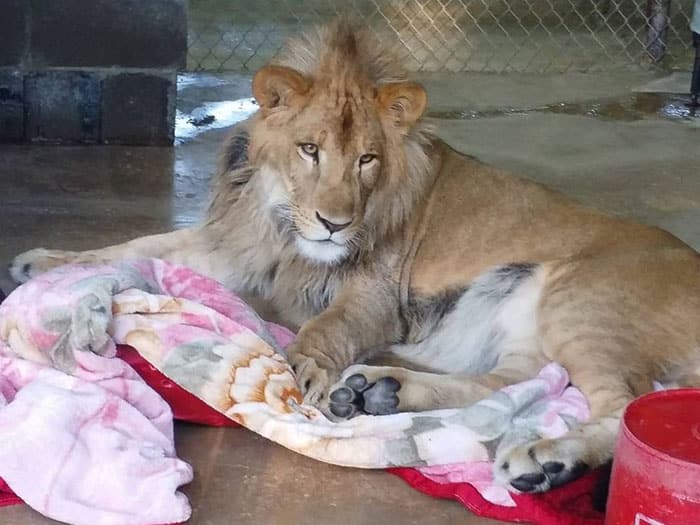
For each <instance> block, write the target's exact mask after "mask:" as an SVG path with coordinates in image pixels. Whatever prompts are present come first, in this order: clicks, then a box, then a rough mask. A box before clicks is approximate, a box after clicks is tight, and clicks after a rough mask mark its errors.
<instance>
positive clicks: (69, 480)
mask: <svg viewBox="0 0 700 525" xmlns="http://www.w3.org/2000/svg"><path fill="white" fill-rule="evenodd" d="M293 337H294V336H293V334H292V333H291V332H289V331H288V330H286V329H284V328H282V327H280V326H277V325H274V324H270V323H266V322H265V321H263V320H262V319H260V318H259V317H258V316H257V314H256V313H255V312H254V311H253V310H252V309H251V308H249V307H248V306H247V305H246V304H245V303H244V302H243V301H241V300H240V299H239V298H237V297H236V296H235V295H233V294H232V293H231V292H229V291H227V290H226V289H225V288H224V287H223V286H221V285H220V284H218V283H216V282H215V281H212V280H211V279H208V278H205V277H202V276H200V275H198V274H196V273H194V272H193V271H191V270H189V269H187V268H183V267H179V266H174V265H171V264H169V263H166V262H164V261H160V260H155V259H144V260H137V261H131V262H124V263H121V264H115V265H111V266H91V267H88V266H85V267H78V266H69V267H63V268H59V269H57V270H54V271H52V272H49V273H47V274H44V275H42V276H39V277H38V278H35V279H33V280H32V281H30V282H29V283H27V284H25V285H23V286H21V287H19V288H18V289H17V290H15V291H14V292H13V293H12V294H11V295H10V296H9V297H8V298H7V299H6V300H5V301H4V302H3V303H2V305H0V370H1V372H2V373H1V374H0V478H2V479H4V480H5V481H6V483H7V484H8V485H9V486H10V487H11V488H12V490H13V491H15V492H16V493H17V494H18V495H19V496H20V497H21V498H22V499H23V500H24V501H26V502H27V503H28V504H29V505H31V506H32V507H33V508H35V509H36V510H38V511H39V512H42V513H43V514H45V515H47V516H49V517H52V518H54V519H57V520H61V521H65V522H69V523H75V524H78V525H80V524H85V525H88V524H90V525H94V524H120V525H124V524H134V525H136V524H156V523H177V522H183V521H186V520H187V519H188V518H189V515H190V507H189V504H188V502H187V499H186V497H185V496H184V495H183V494H182V493H180V492H178V487H180V486H181V485H183V484H186V483H188V482H189V481H190V480H191V479H192V469H191V468H190V466H189V465H187V464H186V463H184V462H183V461H181V460H179V459H178V458H177V456H176V453H175V449H174V444H173V424H172V414H171V411H170V408H169V407H168V405H167V404H166V403H165V402H164V401H163V400H162V398H161V397H160V396H158V394H156V393H155V392H154V391H153V390H152V389H151V388H150V387H149V386H148V385H147V384H146V383H145V382H144V381H143V380H141V379H140V377H139V376H138V375H137V374H136V372H134V371H133V369H132V368H131V367H129V365H127V364H126V363H125V362H124V361H122V360H121V359H119V358H117V357H115V356H116V344H126V345H129V346H131V347H133V348H135V349H136V350H137V351H138V352H139V353H140V355H141V356H142V357H143V358H145V359H146V360H147V361H148V362H149V363H150V364H151V365H152V366H154V367H155V368H157V369H158V370H159V371H160V372H162V373H163V374H164V375H165V376H167V377H168V378H169V379H171V380H172V381H173V382H174V383H177V384H178V385H180V386H182V387H183V388H184V389H186V390H187V391H189V392H190V393H192V394H193V395H195V396H196V397H198V398H200V399H202V400H203V401H204V402H206V403H207V404H208V405H209V406H211V407H212V408H214V409H215V410H217V411H219V412H220V413H222V414H224V415H225V416H227V417H228V418H230V419H232V420H234V421H236V422H238V423H240V424H241V425H243V426H245V427H247V428H249V429H250V430H252V431H254V432H257V433H258V434H261V435H263V436H265V437H267V438H268V439H271V440H273V441H275V442H277V443H279V444H281V445H283V446H285V447H287V448H289V449H291V450H294V451H296V452H299V453H301V454H304V455H307V456H310V457H313V458H316V459H318V460H320V461H325V462H328V463H334V464H338V465H344V466H351V467H361V468H385V467H396V466H402V467H408V466H411V467H419V469H420V471H421V472H422V473H423V474H424V475H425V476H427V477H428V478H430V479H432V480H433V481H437V482H439V483H447V482H455V481H458V482H469V483H471V484H472V485H473V486H475V487H476V488H477V490H478V491H479V492H480V493H481V495H482V496H483V497H484V498H485V499H486V500H487V501H490V502H492V503H495V504H498V505H502V506H514V505H515V503H514V501H513V499H512V498H511V496H510V495H509V493H508V492H507V491H506V490H505V489H504V488H502V487H499V486H498V485H495V484H494V483H493V479H492V476H491V469H490V463H489V461H490V460H491V459H492V458H493V456H494V454H495V453H496V451H497V450H498V449H499V447H511V446H513V445H515V444H518V443H522V442H525V441H529V440H532V439H534V438H537V437H540V436H543V437H556V436H558V435H561V434H563V433H564V432H566V431H567V430H568V429H569V428H571V427H572V426H573V425H576V424H577V423H579V422H581V421H584V420H586V419H587V418H588V416H589V414H588V408H587V403H586V400H585V398H584V397H583V395H582V394H581V393H580V392H579V391H578V390H576V389H574V388H572V387H570V386H569V385H568V377H567V375H566V372H565V371H564V370H563V369H562V368H561V367H559V366H558V365H556V364H550V365H548V366H546V367H545V368H544V369H543V370H542V371H541V372H540V374H539V375H538V376H537V377H536V378H533V379H532V380H530V381H527V382H524V383H521V384H518V385H515V386H512V387H508V388H505V389H503V390H501V391H499V392H496V393H495V394H493V395H492V396H490V397H489V398H487V399H485V400H483V401H481V402H479V403H476V404H475V405H472V406H469V407H465V408H461V409H450V410H436V411H431V412H422V413H401V414H395V415H391V416H382V417H372V416H361V417H357V418H354V419H352V420H350V421H345V422H340V423H336V422H331V421H329V420H328V419H327V418H326V417H324V416H323V414H321V413H320V412H319V411H318V410H317V409H315V408H314V407H311V406H307V405H304V404H303V403H302V397H301V393H300V392H299V389H298V387H297V385H296V383H295V381H294V376H293V373H292V371H291V368H290V367H289V365H288V363H287V361H286V359H285V353H284V348H285V347H286V346H287V345H288V344H289V343H290V342H291V341H292V340H293Z"/></svg>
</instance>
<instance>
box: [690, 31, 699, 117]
mask: <svg viewBox="0 0 700 525" xmlns="http://www.w3.org/2000/svg"><path fill="white" fill-rule="evenodd" d="M693 45H694V46H695V64H694V65H693V79H692V80H691V82H690V106H691V107H692V108H693V109H697V107H698V106H699V105H700V104H699V103H698V97H700V33H696V32H695V31H693Z"/></svg>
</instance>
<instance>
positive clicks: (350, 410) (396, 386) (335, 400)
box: [329, 374, 401, 419]
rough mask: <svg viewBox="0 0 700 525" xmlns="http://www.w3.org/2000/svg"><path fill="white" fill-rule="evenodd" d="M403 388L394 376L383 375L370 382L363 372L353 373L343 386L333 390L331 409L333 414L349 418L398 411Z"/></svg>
mask: <svg viewBox="0 0 700 525" xmlns="http://www.w3.org/2000/svg"><path fill="white" fill-rule="evenodd" d="M400 389H401V383H399V382H398V381H397V380H396V379H394V378H393V377H383V378H381V379H379V380H378V381H377V382H376V383H370V382H369V381H367V378H366V377H365V376H364V375H362V374H353V375H351V376H350V377H348V378H347V379H346V380H345V381H344V386H341V387H339V388H337V389H336V390H334V391H333V392H331V395H330V406H329V408H330V411H331V413H332V414H333V415H335V416H337V417H340V418H343V419H349V418H351V417H353V416H356V415H360V414H371V415H376V416H378V415H385V414H393V413H395V412H397V411H398V410H397V409H398V406H399V397H398V396H397V395H396V393H397V392H398V391H399V390H400Z"/></svg>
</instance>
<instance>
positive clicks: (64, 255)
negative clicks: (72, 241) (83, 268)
mask: <svg viewBox="0 0 700 525" xmlns="http://www.w3.org/2000/svg"><path fill="white" fill-rule="evenodd" d="M75 258H76V253H75V252H66V251H62V250H45V249H44V248H36V249H34V250H29V251H28V252H24V253H22V254H20V255H18V256H17V257H15V258H14V260H13V261H12V262H11V263H10V266H9V272H10V276H11V277H12V279H14V281H15V282H17V283H20V284H21V283H25V282H27V281H28V280H29V279H31V278H32V277H35V276H37V275H39V274H41V273H44V272H47V271H49V270H51V269H53V268H56V267H58V266H63V265H64V264H69V263H71V262H73V261H74V260H75Z"/></svg>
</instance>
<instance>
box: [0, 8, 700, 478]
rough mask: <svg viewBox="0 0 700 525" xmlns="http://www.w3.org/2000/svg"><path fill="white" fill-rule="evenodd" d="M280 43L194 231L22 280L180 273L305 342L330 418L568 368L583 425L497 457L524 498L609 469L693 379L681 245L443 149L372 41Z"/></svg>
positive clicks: (378, 411) (697, 343) (465, 397)
mask: <svg viewBox="0 0 700 525" xmlns="http://www.w3.org/2000/svg"><path fill="white" fill-rule="evenodd" d="M285 49H286V50H285V52H284V53H282V54H281V55H280V56H279V57H278V58H277V59H276V60H274V61H273V62H271V63H270V64H268V65H266V66H264V67H262V68H261V69H260V70H259V71H258V72H257V73H256V74H255V76H254V80H253V85H252V90H253V95H254V97H255V100H256V101H257V103H258V105H259V109H258V110H257V112H256V113H255V114H254V115H253V116H252V117H250V119H249V120H248V121H246V122H244V123H243V124H241V125H240V126H238V127H237V128H236V129H235V130H234V132H233V134H232V136H231V138H230V139H229V140H228V141H227V142H226V144H225V146H224V148H223V154H222V161H221V163H220V164H221V167H220V169H219V173H218V175H217V177H216V180H215V183H214V191H213V198H212V201H211V205H210V207H209V210H208V214H207V217H206V219H205V220H204V221H203V222H202V223H201V224H199V225H197V226H195V227H191V228H187V229H183V230H179V231H174V232H170V233H165V234H161V235H154V236H148V237H143V238H139V239H136V240H132V241H130V242H127V243H125V244H121V245H117V246H111V247H107V248H103V249H97V250H93V251H87V252H80V253H78V252H67V251H57V250H45V249H35V250H32V251H29V252H26V253H24V254H22V255H19V256H18V257H17V258H15V260H14V261H13V262H12V264H11V269H10V271H11V274H12V276H13V277H14V279H15V280H17V281H18V282H23V281H26V280H27V279H29V278H31V277H32V276H34V275H37V274H39V273H41V272H44V271H47V270H48V269H50V268H53V267H55V266H58V265H62V264H67V263H96V262H105V261H112V260H115V259H123V258H131V257H144V256H148V257H158V258H162V259H167V260H170V261H173V262H176V263H180V264H184V265H187V266H190V267H192V268H194V269H196V270H197V271H199V272H201V273H203V274H205V275H208V276H210V277H213V278H215V279H217V280H219V281H221V282H222V283H224V284H225V285H226V286H228V287H229V288H230V289H231V290H233V291H234V292H236V293H238V294H240V295H241V296H243V297H246V298H260V299H262V300H264V301H265V302H266V303H267V304H269V305H271V307H272V308H273V309H274V311H275V312H276V314H277V315H279V316H280V317H281V318H282V319H283V320H284V322H285V323H286V324H287V325H288V326H290V327H293V328H295V329H297V328H298V330H299V331H298V337H297V338H296V340H295V342H294V343H293V344H292V346H291V347H290V348H289V349H288V357H289V360H290V362H291V364H292V366H293V369H294V371H295V374H296V377H297V380H298V382H299V385H300V388H301V389H302V391H303V393H304V396H305V401H306V402H308V403H311V404H313V405H316V406H318V407H320V408H321V409H322V410H323V411H324V412H325V413H326V414H328V415H329V417H332V418H336V419H347V418H351V417H354V416H357V415H360V414H372V415H384V414H392V413H395V412H398V411H424V410H430V409H438V408H448V407H461V406H465V405H468V404H470V403H473V402H475V401H477V400H480V399H482V398H484V397H486V396H488V395H489V394H491V393H492V392H494V391H495V390H497V389H500V388H502V387H505V386H507V385H511V384H514V383H517V382H520V381H523V380H526V379H528V378H531V377H533V376H535V375H536V374H537V373H538V371H539V370H540V369H541V368H542V367H543V366H544V365H545V364H547V363H549V362H552V361H554V362H557V363H560V364H561V365H563V366H564V367H565V368H566V369H567V370H568V372H569V374H570V378H571V381H572V383H573V384H574V385H575V386H577V387H578V388H579V389H580V390H581V391H582V392H583V393H584V394H585V395H586V397H587V399H588V401H589V404H590V409H591V414H592V417H591V420H590V421H589V422H588V423H586V424H583V425H581V426H579V427H577V428H573V429H572V430H570V431H569V432H568V433H567V434H566V435H564V436H563V437H562V438H560V439H553V440H547V439H538V440H535V441H532V442H530V443H527V444H525V445H519V446H514V447H512V448H511V449H509V450H505V451H503V452H500V453H499V456H498V457H497V458H496V461H495V465H494V469H495V476H496V479H497V480H499V481H500V482H501V483H503V484H504V485H505V486H507V487H508V488H509V489H510V490H512V491H515V492H542V491H546V490H549V489H551V488H553V487H557V486H559V485H562V484H563V483H566V482H568V481H569V480H572V479H574V478H576V477H577V476H579V475H581V474H582V473H583V472H584V471H586V470H587V469H590V468H595V467H597V466H599V465H601V464H602V463H604V462H607V461H608V460H609V459H610V458H611V456H612V451H613V445H614V440H615V437H616V433H617V430H618V426H619V422H620V418H621V414H622V412H623V410H624V408H625V406H626V405H627V404H628V403H629V402H630V401H631V400H633V399H634V398H635V397H636V396H639V395H642V394H644V393H646V392H650V391H652V390H653V388H654V387H653V382H654V381H655V380H658V381H664V382H667V383H669V384H673V385H678V386H700V322H699V320H700V278H699V277H700V256H699V254H698V253H696V252H695V251H694V250H693V249H692V248H690V247H689V246H687V245H685V244H684V243H683V242H682V241H680V240H679V239H677V238H676V237H674V236H673V235H671V234H670V233H668V232H665V231H663V230H661V229H658V228H655V227H651V226H645V225H641V224H636V223H633V222H629V221H627V220H623V219H620V218H615V217H612V216H608V215H606V214H604V213H601V212H599V211H596V210H593V209H590V208H587V207H584V206H582V205H580V204H578V203H576V202H574V201H573V200H571V199H570V198H568V197H566V196H564V195H563V194H560V193H558V192H555V191H553V190H550V189H548V188H546V187H544V186H541V185H539V184H537V183H535V182H531V181H528V180H525V179H522V178H519V177H517V176H515V175H513V174H510V173H506V172H504V171H501V170H498V169H495V168H493V167H490V166H488V165H485V164H483V163H481V162H480V161H478V160H477V159H475V158H472V157H470V156H467V155H464V154H462V153H459V152H457V151H455V150H453V149H452V148H450V147H449V146H448V145H447V144H446V143H444V142H443V141H441V140H440V139H438V138H437V137H436V136H435V135H434V134H433V132H432V131H431V128H430V126H428V124H427V123H426V119H425V117H424V113H425V110H426V105H427V95H426V92H425V90H424V88H423V87H422V86H421V85H419V84H418V83H415V82H412V81H410V80H408V79H407V77H406V74H405V72H404V70H403V69H402V68H401V66H400V64H399V62H398V61H397V60H395V59H394V58H393V56H392V55H391V54H390V53H389V52H388V50H387V48H386V47H385V46H383V45H382V43H381V42H379V41H377V40H376V39H375V37H374V36H372V34H371V33H369V32H367V31H365V30H359V29H355V28H353V27H352V25H351V24H348V23H347V22H344V21H340V22H335V23H333V24H331V25H329V26H325V27H323V28H321V29H318V30H316V31H311V32H309V33H307V34H306V35H303V36H301V37H298V38H294V39H292V40H291V41H290V42H289V43H288V45H287V47H286V48H285ZM526 139H527V138H526V137H524V139H523V140H526Z"/></svg>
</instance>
